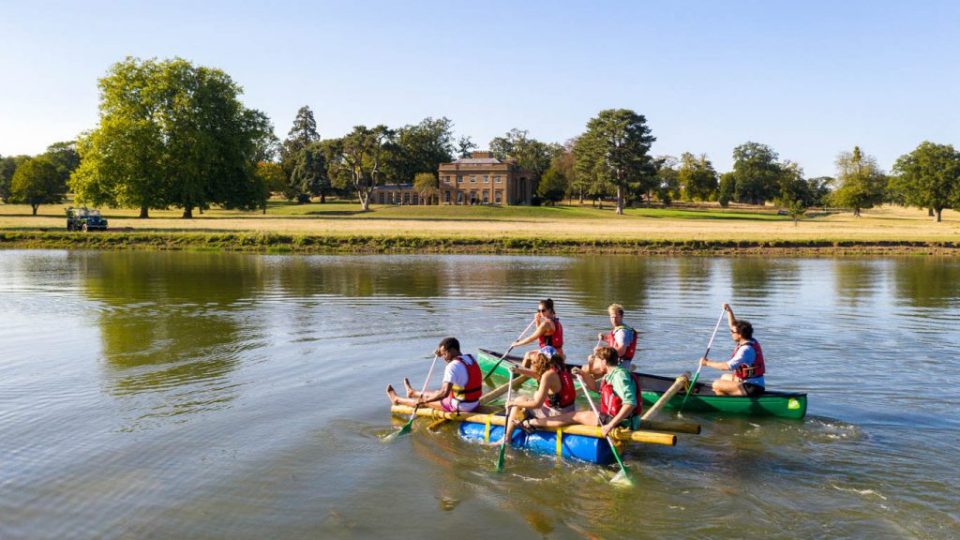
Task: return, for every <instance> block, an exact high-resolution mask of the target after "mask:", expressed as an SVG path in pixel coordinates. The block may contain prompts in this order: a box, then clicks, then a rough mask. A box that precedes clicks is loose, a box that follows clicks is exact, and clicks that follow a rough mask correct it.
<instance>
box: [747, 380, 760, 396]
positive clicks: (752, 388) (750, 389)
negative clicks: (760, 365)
mask: <svg viewBox="0 0 960 540" xmlns="http://www.w3.org/2000/svg"><path fill="white" fill-rule="evenodd" d="M763 390H764V388H763V387H762V386H760V385H759V384H753V383H748V382H745V383H743V391H744V392H746V393H747V395H748V396H750V397H754V396H759V395H760V394H762V393H763Z"/></svg>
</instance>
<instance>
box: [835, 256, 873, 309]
mask: <svg viewBox="0 0 960 540" xmlns="http://www.w3.org/2000/svg"><path fill="white" fill-rule="evenodd" d="M833 268H834V273H833V275H834V283H835V287H836V291H837V296H839V297H840V298H841V299H842V300H844V301H845V302H847V303H848V304H850V305H852V306H857V305H859V304H860V303H861V301H863V300H867V299H869V298H871V297H872V296H873V295H874V294H876V292H877V284H878V283H880V282H881V281H882V277H883V275H882V272H881V269H880V265H879V264H878V261H869V260H868V261H864V260H839V261H836V263H835V264H834V265H833Z"/></svg>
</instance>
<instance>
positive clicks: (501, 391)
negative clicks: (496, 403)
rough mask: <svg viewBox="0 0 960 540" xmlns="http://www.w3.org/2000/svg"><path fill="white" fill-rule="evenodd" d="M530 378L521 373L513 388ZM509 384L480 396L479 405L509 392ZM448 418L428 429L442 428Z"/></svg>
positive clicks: (438, 421) (431, 425) (514, 381)
mask: <svg viewBox="0 0 960 540" xmlns="http://www.w3.org/2000/svg"><path fill="white" fill-rule="evenodd" d="M529 378H530V377H527V376H526V375H519V376H517V377H516V378H514V379H513V389H514V390H516V389H517V388H520V385H522V384H523V383H525V382H527V379H529ZM509 384H510V383H507V384H504V385H502V386H498V387H497V388H494V389H493V390H491V391H489V392H487V393H486V394H484V395H482V396H480V401H479V405H480V406H481V407H482V406H484V405H486V404H487V403H490V402H491V401H493V400H495V399H497V398H498V397H500V396H502V395H503V394H505V393H506V392H507V385H509ZM447 420H448V419H447V418H441V419H439V420H437V421H436V422H433V423H432V424H430V425H429V426H427V429H428V430H430V431H436V430H438V429H440V426H442V425H443V424H444V423H446V422H447Z"/></svg>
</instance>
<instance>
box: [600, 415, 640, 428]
mask: <svg viewBox="0 0 960 540" xmlns="http://www.w3.org/2000/svg"><path fill="white" fill-rule="evenodd" d="M611 420H613V417H612V416H610V415H609V414H603V413H600V422H601V423H603V425H607V424H608V423H610V421H611ZM632 425H633V418H632V417H630V416H628V417H626V418H625V419H623V420H621V421H620V426H619V427H622V428H627V429H630V428H631V426H632Z"/></svg>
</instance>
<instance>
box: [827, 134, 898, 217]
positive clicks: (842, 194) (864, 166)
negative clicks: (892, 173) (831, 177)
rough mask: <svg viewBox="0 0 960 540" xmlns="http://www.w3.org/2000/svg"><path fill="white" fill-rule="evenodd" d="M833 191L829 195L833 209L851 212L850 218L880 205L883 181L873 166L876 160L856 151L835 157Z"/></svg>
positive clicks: (875, 164)
mask: <svg viewBox="0 0 960 540" xmlns="http://www.w3.org/2000/svg"><path fill="white" fill-rule="evenodd" d="M837 183H838V184H839V185H838V186H837V189H836V190H835V191H834V192H833V194H832V195H831V200H832V202H833V204H835V205H836V206H842V207H844V208H851V209H853V215H855V216H860V211H861V210H863V209H865V208H873V207H874V205H876V204H880V203H881V202H882V201H883V197H884V189H885V187H886V184H887V178H886V176H885V175H884V174H883V172H882V171H881V170H880V168H879V167H878V166H877V160H876V159H875V158H874V157H873V156H868V155H866V154H864V153H863V152H861V151H860V147H859V146H854V147H853V152H842V153H841V154H840V155H839V156H838V157H837Z"/></svg>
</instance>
